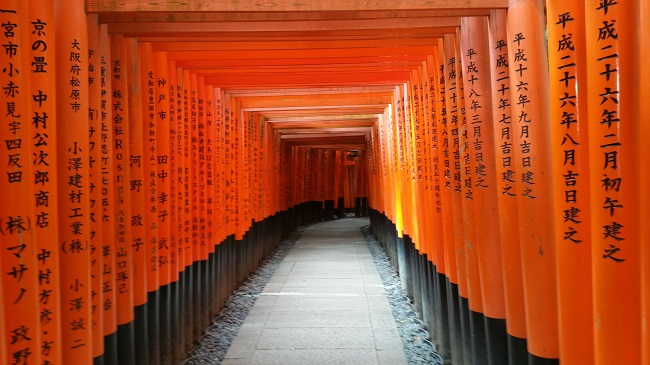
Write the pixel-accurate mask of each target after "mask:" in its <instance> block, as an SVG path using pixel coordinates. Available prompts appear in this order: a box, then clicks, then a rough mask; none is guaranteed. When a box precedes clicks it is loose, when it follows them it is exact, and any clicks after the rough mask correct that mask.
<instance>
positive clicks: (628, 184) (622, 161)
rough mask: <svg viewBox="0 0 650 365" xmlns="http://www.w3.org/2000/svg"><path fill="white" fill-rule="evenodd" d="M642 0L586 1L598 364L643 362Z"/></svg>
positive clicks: (596, 357) (593, 262) (595, 344)
mask: <svg viewBox="0 0 650 365" xmlns="http://www.w3.org/2000/svg"><path fill="white" fill-rule="evenodd" d="M639 4H640V2H638V1H625V2H623V1H616V2H611V1H587V2H586V3H585V14H586V33H585V38H586V42H587V56H586V59H587V80H588V82H587V90H588V103H589V106H588V110H589V111H588V118H589V162H590V165H589V181H590V183H591V192H590V203H591V213H592V216H591V219H592V222H591V240H592V247H591V248H592V249H591V254H592V256H591V257H592V265H593V266H592V272H593V290H594V292H593V293H594V296H593V309H594V335H595V336H594V341H595V342H594V350H595V355H594V360H595V361H594V363H595V364H607V363H611V362H613V361H616V362H622V363H628V364H638V363H641V352H642V351H641V321H640V320H639V317H640V316H641V291H640V289H641V287H640V285H641V281H640V275H639V274H640V270H641V256H640V254H641V246H640V244H639V242H640V238H641V236H640V234H639V232H640V231H639V230H640V227H639V223H641V222H639V220H638V219H637V217H638V215H639V212H640V210H641V209H646V207H641V206H640V204H639V196H638V192H639V189H646V188H647V187H645V186H640V185H639V177H640V174H639V170H640V169H639V164H642V163H643V162H642V160H640V159H639V158H643V157H642V156H641V155H639V151H640V150H639V142H640V143H643V144H645V143H647V141H639V139H638V136H639V102H640V100H639V89H640V88H639V87H640V85H641V81H640V78H639V73H638V72H639V69H640V62H641V60H640V59H639V57H638V51H637V49H638V48H637V45H638V37H639V33H638V29H639V28H638V27H639V24H638V23H637V22H638V21H639V19H638V18H636V17H635V16H633V14H637V13H638V11H639ZM644 21H645V20H644ZM644 82H645V80H644ZM642 102H643V103H647V101H642ZM643 224H647V223H646V222H643ZM622 308H625V309H624V310H622Z"/></svg>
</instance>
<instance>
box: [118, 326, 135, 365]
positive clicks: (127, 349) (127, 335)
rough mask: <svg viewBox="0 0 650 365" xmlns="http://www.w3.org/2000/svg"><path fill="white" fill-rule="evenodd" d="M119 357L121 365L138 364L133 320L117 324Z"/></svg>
mask: <svg viewBox="0 0 650 365" xmlns="http://www.w3.org/2000/svg"><path fill="white" fill-rule="evenodd" d="M117 358H118V363H119V364H120V365H137V362H136V359H135V325H134V323H133V322H129V323H125V324H122V325H119V326H117Z"/></svg>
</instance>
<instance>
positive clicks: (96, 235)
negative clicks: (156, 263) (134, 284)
mask: <svg viewBox="0 0 650 365" xmlns="http://www.w3.org/2000/svg"><path fill="white" fill-rule="evenodd" d="M87 28H88V123H89V130H88V140H89V146H90V147H89V154H90V158H89V167H90V196H89V199H90V245H91V247H92V249H91V253H90V260H91V261H90V269H91V283H92V288H91V300H92V301H91V305H92V310H91V316H92V317H91V318H92V322H93V326H92V338H93V357H94V358H95V361H96V362H101V361H102V360H103V357H102V355H103V354H104V313H103V310H102V309H103V307H102V302H103V291H102V279H103V278H102V269H103V267H102V266H103V257H102V249H101V247H102V245H103V243H104V240H103V237H104V235H103V231H102V226H103V224H102V204H101V202H102V191H101V189H102V165H101V161H102V148H101V144H102V120H101V64H100V62H101V61H100V53H99V33H100V32H99V30H100V29H99V24H98V19H97V16H96V15H89V16H88V24H87Z"/></svg>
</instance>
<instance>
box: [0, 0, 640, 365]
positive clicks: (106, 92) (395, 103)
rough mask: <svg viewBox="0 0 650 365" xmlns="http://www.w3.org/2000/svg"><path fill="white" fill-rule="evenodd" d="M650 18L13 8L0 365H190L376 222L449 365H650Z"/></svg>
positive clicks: (248, 0) (490, 0)
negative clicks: (282, 250) (300, 258)
mask: <svg viewBox="0 0 650 365" xmlns="http://www.w3.org/2000/svg"><path fill="white" fill-rule="evenodd" d="M642 19H646V21H642ZM647 19H650V4H649V3H648V2H647V1H643V0H586V1H584V2H583V1H566V0H549V1H546V2H543V1H541V0H509V1H508V0H486V1H482V0H481V1H479V0H464V1H451V0H429V1H420V0H411V1H401V0H378V1H373V2H363V1H354V0H331V1H305V2H303V3H296V2H288V1H283V0H273V1H271V0H269V1H267V0H241V1H232V2H226V1H189V0H188V1H185V2H179V1H157V2H148V1H136V0H123V1H119V2H118V1H109V0H87V1H85V2H84V1H83V0H39V1H36V0H30V1H24V0H2V1H0V25H1V29H0V44H2V49H0V71H1V72H0V87H2V91H1V94H0V98H1V99H0V136H1V139H2V142H1V143H0V149H1V151H2V154H1V156H0V172H1V173H0V242H1V247H2V250H1V254H0V275H1V283H2V285H1V286H0V293H1V294H0V298H2V299H1V300H0V314H1V315H0V363H1V364H9V365H22V364H29V365H32V364H33V365H48V364H50V365H60V364H68V365H69V364H75V365H76V364H91V363H96V364H178V363H179V362H181V360H182V359H183V358H184V356H185V353H186V351H187V349H189V348H191V346H192V344H193V342H194V341H195V340H196V339H197V338H198V337H199V336H200V334H201V333H202V331H203V330H204V328H205V327H207V326H208V325H209V324H210V322H211V319H212V318H213V317H214V316H215V315H216V314H218V313H219V310H220V309H221V308H222V306H223V303H224V300H225V299H226V298H227V296H228V295H229V293H230V292H231V291H232V290H233V289H235V288H236V287H237V286H238V285H239V284H240V283H241V282H242V281H243V280H244V279H245V278H246V277H247V275H249V274H250V273H251V272H252V271H253V270H255V268H256V267H257V266H258V264H259V263H260V262H261V260H263V258H264V257H266V256H267V255H268V253H269V252H270V251H271V250H272V249H273V248H274V247H275V246H276V245H277V244H278V243H279V242H280V239H281V237H282V235H283V234H286V233H287V232H289V231H291V230H292V229H293V228H295V227H296V226H299V225H303V224H307V223H310V222H315V221H321V220H323V219H330V218H334V216H335V215H336V216H339V217H340V216H342V215H343V214H345V213H350V212H354V213H356V215H360V216H364V215H368V216H370V218H371V220H370V221H371V227H372V230H373V232H374V233H375V234H376V235H377V237H378V238H379V240H380V243H381V244H382V245H383V246H384V248H385V249H386V251H387V253H388V255H389V257H390V259H391V261H392V263H393V264H394V265H395V266H396V267H397V268H398V272H399V275H400V277H401V280H402V283H403V285H404V286H405V288H406V290H407V292H408V294H409V296H410V297H411V298H412V301H413V303H414V306H415V308H416V309H417V310H418V312H419V313H420V315H421V318H422V319H423V321H424V323H425V324H426V326H427V328H428V329H429V331H430V334H431V338H432V341H433V342H434V343H435V345H436V347H437V349H438V352H439V353H440V354H441V355H442V356H443V357H444V358H445V360H446V361H447V362H448V363H451V364H506V363H509V364H516V365H521V364H553V363H558V362H561V363H562V364H580V365H582V364H650V333H649V328H648V326H649V324H648V323H647V321H648V316H649V315H650V298H649V294H650V249H649V248H648V247H650V246H649V245H650V242H649V239H650V232H649V231H648V230H649V229H650V219H649V217H648V215H649V214H650V211H649V210H648V209H647V207H648V206H650V197H649V196H648V194H649V190H650V189H649V188H648V187H650V181H649V179H650V172H649V169H648V167H647V165H645V163H644V162H643V160H644V159H645V158H648V156H650V151H649V149H650V121H649V120H648V119H649V115H650V110H649V109H650V107H649V106H648V105H649V104H650V103H648V100H649V98H650V87H649V84H648V81H649V80H650V71H649V69H650V68H648V67H642V66H641V62H640V61H641V60H644V59H645V60H647V59H648V56H650V54H649V49H650V44H649V42H650V41H649V39H650V29H648V28H649V25H648V22H647ZM644 186H645V187H646V188H645V189H644V188H643V187H644ZM642 207H646V208H645V209H644V208H642Z"/></svg>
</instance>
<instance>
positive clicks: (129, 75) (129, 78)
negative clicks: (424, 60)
mask: <svg viewBox="0 0 650 365" xmlns="http://www.w3.org/2000/svg"><path fill="white" fill-rule="evenodd" d="M125 47H126V62H125V64H124V69H125V71H126V82H127V87H128V89H127V90H125V91H126V93H125V97H127V98H128V112H127V111H126V110H125V112H126V114H127V118H128V142H127V143H128V145H129V159H128V164H127V166H128V170H129V180H128V185H127V186H128V199H127V201H128V204H130V209H131V210H130V213H129V215H128V216H127V227H128V228H127V229H130V231H131V237H130V242H128V243H129V246H130V248H131V255H132V263H133V276H132V280H133V281H132V285H133V288H132V290H133V305H134V330H135V338H136V339H137V340H136V341H135V343H136V344H137V345H136V347H135V349H136V362H137V363H142V362H148V361H149V359H148V339H147V328H146V312H147V307H146V303H147V276H148V274H149V268H148V265H147V244H146V242H145V241H146V227H147V220H146V215H147V210H148V209H150V208H151V202H150V201H149V200H148V199H146V189H147V188H148V187H147V186H145V180H144V178H145V175H144V173H145V165H146V163H147V162H146V161H143V153H144V146H143V139H144V137H143V136H144V127H145V123H144V120H143V115H142V103H143V100H142V95H141V94H142V92H143V87H142V77H141V73H142V68H141V65H142V63H141V62H140V57H139V47H138V41H137V40H136V39H134V38H126V39H125Z"/></svg>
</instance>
